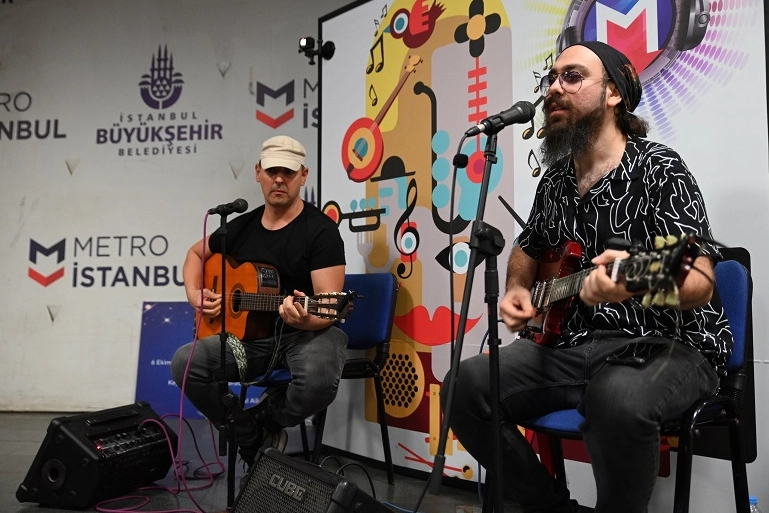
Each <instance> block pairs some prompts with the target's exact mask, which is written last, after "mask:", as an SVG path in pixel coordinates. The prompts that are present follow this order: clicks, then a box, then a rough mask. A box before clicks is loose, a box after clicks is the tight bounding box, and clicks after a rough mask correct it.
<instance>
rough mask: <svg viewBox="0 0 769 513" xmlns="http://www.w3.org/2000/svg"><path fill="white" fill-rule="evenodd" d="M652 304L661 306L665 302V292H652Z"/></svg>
mask: <svg viewBox="0 0 769 513" xmlns="http://www.w3.org/2000/svg"><path fill="white" fill-rule="evenodd" d="M652 304H653V305H654V306H663V305H664V304H665V293H664V292H663V291H661V290H660V291H659V292H657V293H656V294H654V297H653V298H652Z"/></svg>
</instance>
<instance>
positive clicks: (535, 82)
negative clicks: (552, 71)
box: [532, 71, 542, 93]
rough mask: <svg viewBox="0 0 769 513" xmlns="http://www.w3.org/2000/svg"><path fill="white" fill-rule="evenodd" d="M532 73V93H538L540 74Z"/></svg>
mask: <svg viewBox="0 0 769 513" xmlns="http://www.w3.org/2000/svg"><path fill="white" fill-rule="evenodd" d="M532 73H534V84H535V85H534V92H535V93H538V92H539V84H540V83H541V82H542V74H541V73H540V72H538V71H532Z"/></svg>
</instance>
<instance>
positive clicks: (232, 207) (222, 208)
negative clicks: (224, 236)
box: [208, 198, 248, 216]
mask: <svg viewBox="0 0 769 513" xmlns="http://www.w3.org/2000/svg"><path fill="white" fill-rule="evenodd" d="M247 209H248V202H247V201H246V200H244V199H243V198H238V199H236V200H235V201H233V202H232V203H225V204H223V205H219V206H218V207H214V208H209V209H208V213H209V214H219V215H220V216H228V215H230V214H233V213H235V214H241V213H243V212H245V211H246V210H247Z"/></svg>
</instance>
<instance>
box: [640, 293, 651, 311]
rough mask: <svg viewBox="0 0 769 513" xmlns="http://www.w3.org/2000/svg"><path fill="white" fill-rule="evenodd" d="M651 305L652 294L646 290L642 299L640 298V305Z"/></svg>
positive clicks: (647, 306) (645, 306) (646, 306)
mask: <svg viewBox="0 0 769 513" xmlns="http://www.w3.org/2000/svg"><path fill="white" fill-rule="evenodd" d="M651 305H652V295H651V293H649V292H647V293H646V294H644V297H643V299H641V306H643V307H644V308H649V307H650V306H651Z"/></svg>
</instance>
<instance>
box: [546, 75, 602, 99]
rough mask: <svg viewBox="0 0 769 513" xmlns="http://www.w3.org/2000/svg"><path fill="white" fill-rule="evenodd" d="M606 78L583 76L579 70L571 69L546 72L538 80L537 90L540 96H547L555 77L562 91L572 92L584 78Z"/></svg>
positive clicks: (578, 88) (576, 89)
mask: <svg viewBox="0 0 769 513" xmlns="http://www.w3.org/2000/svg"><path fill="white" fill-rule="evenodd" d="M608 78H609V77H605V76H604V77H600V78H585V77H583V76H582V74H581V73H580V72H579V71H575V70H573V69H572V70H569V71H564V72H562V73H548V74H547V75H545V76H543V77H542V80H540V82H539V92H540V93H542V96H547V93H548V92H549V91H550V86H552V85H553V84H554V83H555V81H556V79H558V83H559V84H560V85H561V88H562V89H563V90H564V91H566V92H567V93H571V94H574V93H576V92H577V91H579V90H580V89H581V88H582V82H583V81H585V80H606V79H608Z"/></svg>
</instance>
